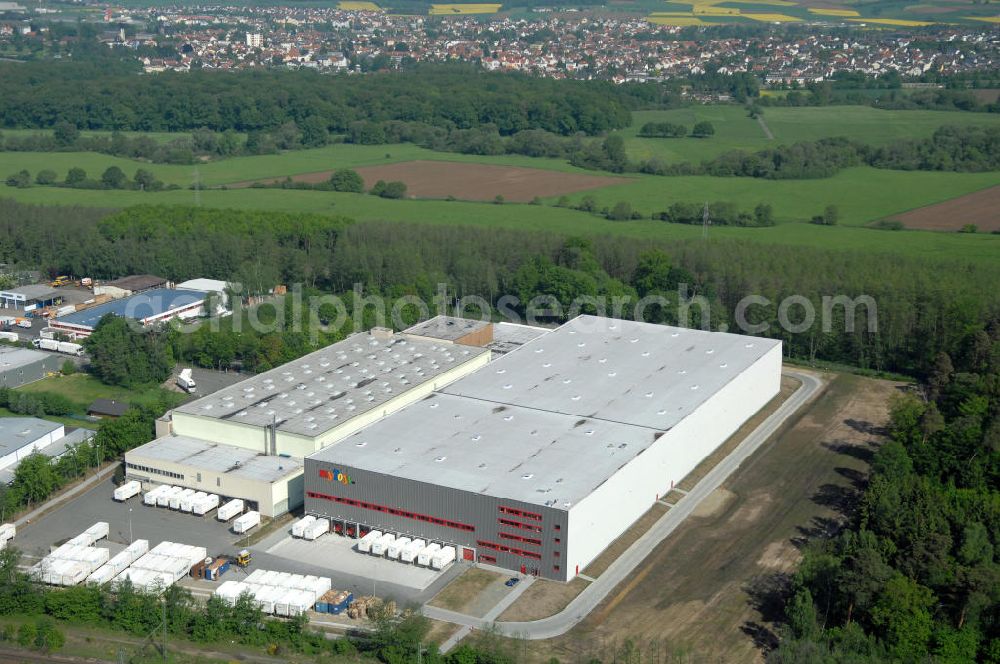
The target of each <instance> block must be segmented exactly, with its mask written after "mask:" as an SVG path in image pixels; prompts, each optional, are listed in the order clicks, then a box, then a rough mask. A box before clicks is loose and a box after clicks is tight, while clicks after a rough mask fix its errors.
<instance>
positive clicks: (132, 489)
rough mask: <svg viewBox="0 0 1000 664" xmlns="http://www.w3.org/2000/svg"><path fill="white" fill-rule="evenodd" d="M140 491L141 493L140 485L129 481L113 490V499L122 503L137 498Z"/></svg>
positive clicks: (134, 481)
mask: <svg viewBox="0 0 1000 664" xmlns="http://www.w3.org/2000/svg"><path fill="white" fill-rule="evenodd" d="M141 491H142V484H140V483H139V482H137V481H136V480H130V481H128V482H125V484H122V485H121V486H120V487H117V488H116V489H115V492H114V499H115V500H117V501H118V502H124V501H126V500H128V499H129V498H132V497H134V496H138V495H139V493H140V492H141Z"/></svg>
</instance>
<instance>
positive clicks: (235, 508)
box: [215, 498, 243, 521]
mask: <svg viewBox="0 0 1000 664" xmlns="http://www.w3.org/2000/svg"><path fill="white" fill-rule="evenodd" d="M242 511H243V501H242V500H240V499H239V498H235V499H233V500H230V501H229V502H228V503H226V504H225V505H223V506H222V507H220V508H219V512H218V514H216V515H215V518H217V519H218V520H219V521H229V520H230V519H232V518H233V517H234V516H236V515H238V514H239V513H240V512H242Z"/></svg>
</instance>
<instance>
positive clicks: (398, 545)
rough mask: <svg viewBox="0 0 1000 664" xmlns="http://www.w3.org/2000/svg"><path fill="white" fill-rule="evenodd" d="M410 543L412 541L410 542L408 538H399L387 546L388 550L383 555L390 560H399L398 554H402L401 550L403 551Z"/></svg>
mask: <svg viewBox="0 0 1000 664" xmlns="http://www.w3.org/2000/svg"><path fill="white" fill-rule="evenodd" d="M412 541H413V540H411V539H410V538H409V537H400V538H399V539H397V540H396V541H395V542H393V543H392V544H390V545H389V548H388V550H387V551H386V554H385V555H387V556H388V557H389V558H391V559H392V560H399V556H400V554H402V553H403V549H405V548H406V547H407V546H408V545H409V544H410V542H412Z"/></svg>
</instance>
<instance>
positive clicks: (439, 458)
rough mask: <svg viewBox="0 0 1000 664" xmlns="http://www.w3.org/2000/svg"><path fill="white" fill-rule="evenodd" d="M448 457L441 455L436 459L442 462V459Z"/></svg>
mask: <svg viewBox="0 0 1000 664" xmlns="http://www.w3.org/2000/svg"><path fill="white" fill-rule="evenodd" d="M447 458H448V457H446V456H439V457H438V458H436V459H434V460H435V461H437V462H438V463H441V462H442V461H444V460H445V459H447Z"/></svg>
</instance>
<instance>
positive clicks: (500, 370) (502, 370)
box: [497, 369, 507, 374]
mask: <svg viewBox="0 0 1000 664" xmlns="http://www.w3.org/2000/svg"><path fill="white" fill-rule="evenodd" d="M497 373H498V374H503V373H507V370H506V369H497Z"/></svg>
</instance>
